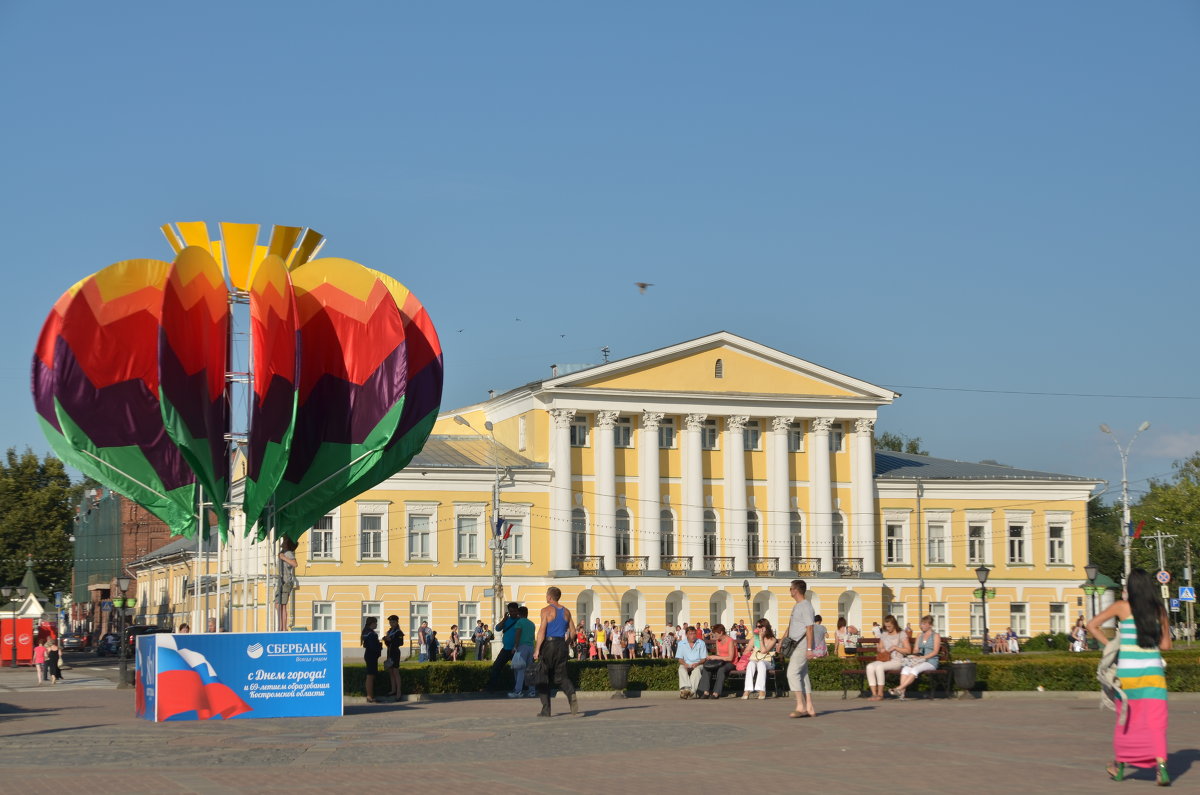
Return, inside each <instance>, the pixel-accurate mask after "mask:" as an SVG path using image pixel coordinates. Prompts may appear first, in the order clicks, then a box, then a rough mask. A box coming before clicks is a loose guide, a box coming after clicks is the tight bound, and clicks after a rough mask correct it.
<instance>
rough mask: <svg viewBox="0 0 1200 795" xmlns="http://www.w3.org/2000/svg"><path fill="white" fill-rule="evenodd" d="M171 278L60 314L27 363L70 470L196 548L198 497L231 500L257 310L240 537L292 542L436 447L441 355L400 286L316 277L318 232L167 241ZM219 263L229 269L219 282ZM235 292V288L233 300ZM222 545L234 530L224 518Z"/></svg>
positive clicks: (172, 233) (67, 296)
mask: <svg viewBox="0 0 1200 795" xmlns="http://www.w3.org/2000/svg"><path fill="white" fill-rule="evenodd" d="M163 232H164V234H166V236H167V240H168V241H169V242H170V243H171V246H172V248H174V250H175V253H176V257H175V260H174V261H173V262H170V263H168V262H161V261H158V260H148V259H143V260H126V261H124V262H118V263H116V264H115V265H110V266H109V267H107V268H105V269H103V270H101V271H99V272H97V273H95V274H92V275H91V276H89V277H87V278H86V279H84V280H82V281H81V282H79V283H78V284H76V285H75V286H73V287H72V288H71V289H69V290H67V292H66V293H64V294H63V296H62V297H61V298H60V299H59V300H58V302H57V303H55V305H54V308H53V309H52V310H51V312H50V315H49V317H48V318H47V319H46V323H45V324H44V325H43V327H42V333H41V336H40V337H39V339H38V343H37V350H36V351H35V353H34V357H33V379H32V380H33V398H34V405H35V407H36V409H37V412H38V417H39V420H40V423H41V425H42V429H43V430H44V432H45V433H46V437H47V438H48V439H49V440H50V444H51V446H52V447H53V448H54V450H55V452H56V453H57V454H58V455H59V456H60V457H61V458H62V459H63V460H64V461H66V462H67V463H69V464H70V465H72V466H74V467H76V468H77V469H79V470H80V471H81V472H83V473H84V474H86V475H89V476H90V477H92V478H94V479H95V480H97V481H99V482H100V483H103V484H105V485H106V486H109V487H110V488H112V489H113V490H114V491H117V492H119V493H121V494H124V495H125V496H126V497H128V498H129V499H131V500H133V501H134V502H137V503H139V504H141V505H143V506H145V507H146V508H147V509H148V510H150V511H151V512H153V513H154V514H155V515H156V516H158V517H159V518H161V519H162V520H163V521H164V522H166V523H167V525H168V526H170V528H171V530H172V532H173V533H176V534H181V535H186V536H191V535H193V534H195V532H196V531H197V529H198V527H199V526H200V523H199V522H198V520H197V517H198V515H199V511H198V507H197V506H198V498H197V490H198V489H202V490H203V494H204V499H205V501H206V502H209V503H212V504H213V505H214V506H224V505H226V504H227V503H228V501H229V497H230V494H231V479H230V466H231V449H230V439H231V438H233V437H232V428H231V411H230V392H229V389H228V388H227V382H228V376H229V365H230V355H231V354H230V348H231V334H230V328H231V323H230V301H231V296H233V297H234V300H240V299H241V296H246V297H248V300H249V305H250V337H251V353H252V356H251V361H252V365H251V373H250V376H251V379H250V380H251V389H250V390H249V401H250V418H249V427H248V429H247V432H246V434H245V441H244V447H243V451H244V454H245V479H244V489H243V499H242V510H243V512H244V513H245V517H246V522H245V527H246V529H247V532H249V531H250V529H251V528H252V527H257V528H258V533H259V536H260V537H262V536H263V535H265V533H266V531H267V529H268V528H273V529H274V530H275V532H276V533H277V534H280V535H285V536H288V537H291V538H293V539H297V538H299V537H300V536H301V535H302V534H303V533H304V532H305V531H306V530H307V529H308V528H309V527H311V526H312V525H313V523H314V522H316V521H317V520H318V519H319V518H320V517H322V516H324V515H325V514H327V513H328V512H329V511H330V510H332V509H333V508H336V507H337V506H338V505H341V504H342V503H343V502H346V501H347V500H349V499H352V498H353V497H354V496H356V495H358V494H360V493H362V492H363V491H365V490H367V489H369V488H371V487H372V486H374V485H376V484H378V483H380V482H382V481H383V480H385V479H386V478H388V477H390V476H391V475H393V474H395V473H396V472H398V471H400V470H401V469H403V468H404V467H405V466H406V465H407V464H408V462H409V461H411V460H412V457H413V456H414V455H416V454H417V453H418V452H419V451H420V450H421V447H422V446H423V445H424V443H425V440H426V438H428V436H429V432H430V430H431V429H432V428H433V423H434V421H435V420H436V419H437V413H438V408H439V406H440V403H441V394H442V352H441V346H440V344H439V343H438V338H437V332H436V331H435V330H434V327H433V323H432V322H431V321H430V319H429V315H428V313H426V311H425V308H424V307H423V306H422V305H421V304H420V302H419V301H417V299H416V297H415V296H413V294H412V293H411V292H409V291H408V289H407V288H405V287H404V285H402V284H400V283H399V282H397V281H396V280H394V279H392V278H391V277H389V276H386V275H384V274H382V273H379V272H378V271H374V270H372V269H370V268H367V267H365V266H363V265H360V264H358V263H356V262H351V261H350V260H345V259H333V258H329V259H313V257H314V256H315V255H316V253H317V252H318V251H319V249H320V247H321V244H322V242H323V239H322V237H321V236H320V235H319V234H317V233H316V232H313V231H312V230H311V229H310V230H301V229H299V228H297V227H280V226H276V227H273V228H272V230H271V235H270V242H269V243H268V245H266V246H262V245H259V244H258V242H257V241H258V232H259V227H258V225H257V224H228V223H223V224H221V239H220V240H211V239H210V238H209V235H208V229H207V226H206V225H205V224H203V223H180V224H177V225H176V227H175V228H173V227H171V226H170V225H166V226H164V227H163ZM222 262H224V265H225V267H224V269H223V268H222V264H221V263H222ZM226 277H228V286H227V284H226ZM216 515H217V517H218V524H219V529H220V532H221V534H222V536H224V535H225V533H226V532H227V529H228V523H227V522H228V519H227V517H228V512H227V511H225V510H217V511H216Z"/></svg>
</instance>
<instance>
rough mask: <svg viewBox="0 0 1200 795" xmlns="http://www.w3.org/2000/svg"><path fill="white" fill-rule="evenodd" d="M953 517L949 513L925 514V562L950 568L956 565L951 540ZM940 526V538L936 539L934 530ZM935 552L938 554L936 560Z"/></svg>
mask: <svg viewBox="0 0 1200 795" xmlns="http://www.w3.org/2000/svg"><path fill="white" fill-rule="evenodd" d="M952 520H953V515H952V514H951V513H950V512H949V511H926V512H925V553H926V554H925V562H926V563H928V564H930V565H932V566H950V565H953V564H954V544H953V543H952V541H951V539H952V538H953V533H952V532H951V529H950V528H951V527H953V524H952ZM939 526H940V531H939V535H938V538H936V539H935V538H934V535H933V530H934V528H935V527H939ZM935 551H936V552H937V553H938V554H937V555H936V558H937V559H936V560H935V555H934V553H935Z"/></svg>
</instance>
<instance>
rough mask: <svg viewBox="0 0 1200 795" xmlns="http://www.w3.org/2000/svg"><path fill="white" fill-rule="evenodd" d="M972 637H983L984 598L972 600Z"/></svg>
mask: <svg viewBox="0 0 1200 795" xmlns="http://www.w3.org/2000/svg"><path fill="white" fill-rule="evenodd" d="M971 637H972V638H981V637H983V600H981V599H974V600H973V601H972V602H971Z"/></svg>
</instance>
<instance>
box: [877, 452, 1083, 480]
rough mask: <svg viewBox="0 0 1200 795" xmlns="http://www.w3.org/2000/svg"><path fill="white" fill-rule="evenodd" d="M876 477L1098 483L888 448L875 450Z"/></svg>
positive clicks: (891, 478) (886, 478)
mask: <svg viewBox="0 0 1200 795" xmlns="http://www.w3.org/2000/svg"><path fill="white" fill-rule="evenodd" d="M875 477H876V478H877V479H878V480H915V479H916V478H920V479H922V480H1056V481H1063V482H1069V483H1097V482H1099V481H1097V480H1096V479H1095V478H1081V477H1077V476H1075V475H1056V474H1054V473H1053V472H1038V471H1036V470H1033V469H1017V468H1016V467H1010V466H1005V465H1003V464H976V463H974V462H971V461H954V460H952V459H949V458H932V457H930V456H927V455H915V454H913V453H897V452H893V451H891V450H876V451H875Z"/></svg>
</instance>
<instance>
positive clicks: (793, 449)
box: [787, 422, 804, 453]
mask: <svg viewBox="0 0 1200 795" xmlns="http://www.w3.org/2000/svg"><path fill="white" fill-rule="evenodd" d="M787 435H788V452H789V453H803V452H804V423H802V422H793V423H792V424H790V425H788V431H787Z"/></svg>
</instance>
